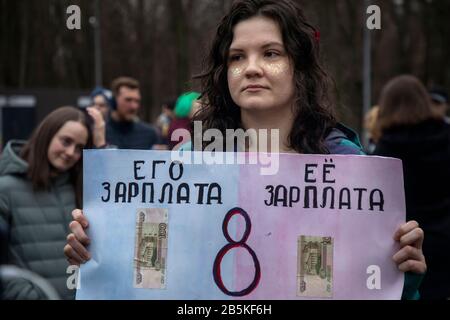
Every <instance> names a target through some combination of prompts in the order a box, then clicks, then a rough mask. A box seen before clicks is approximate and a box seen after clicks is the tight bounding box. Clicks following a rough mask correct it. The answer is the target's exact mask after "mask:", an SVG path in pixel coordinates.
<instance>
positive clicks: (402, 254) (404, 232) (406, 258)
mask: <svg viewBox="0 0 450 320" xmlns="http://www.w3.org/2000/svg"><path fill="white" fill-rule="evenodd" d="M423 239H424V232H423V230H422V229H421V228H419V224H418V223H417V222H416V221H409V222H407V223H405V224H404V225H402V226H401V227H400V228H399V229H398V230H397V232H396V233H395V235H394V240H395V241H398V242H400V247H401V248H400V250H399V251H398V252H397V253H396V254H395V255H394V257H393V259H394V261H395V263H396V264H397V266H398V268H399V270H400V271H403V272H413V273H419V274H424V273H425V272H426V271H427V264H426V262H425V256H424V255H423V252H422V244H423Z"/></svg>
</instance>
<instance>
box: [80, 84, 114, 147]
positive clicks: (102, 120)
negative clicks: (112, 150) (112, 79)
mask: <svg viewBox="0 0 450 320" xmlns="http://www.w3.org/2000/svg"><path fill="white" fill-rule="evenodd" d="M91 101H92V103H91V105H90V106H89V107H88V108H86V112H87V113H88V114H89V115H90V116H91V118H92V119H93V126H92V139H93V143H94V146H95V147H96V148H99V149H101V148H106V147H109V146H108V144H107V143H106V121H107V119H108V118H109V113H110V110H111V106H112V105H113V96H112V92H111V91H110V90H108V89H105V88H102V87H97V88H95V89H94V90H93V91H92V93H91Z"/></svg>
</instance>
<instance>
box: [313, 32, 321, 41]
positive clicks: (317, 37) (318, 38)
mask: <svg viewBox="0 0 450 320" xmlns="http://www.w3.org/2000/svg"><path fill="white" fill-rule="evenodd" d="M314 38H315V39H316V41H317V42H320V31H317V30H316V31H314Z"/></svg>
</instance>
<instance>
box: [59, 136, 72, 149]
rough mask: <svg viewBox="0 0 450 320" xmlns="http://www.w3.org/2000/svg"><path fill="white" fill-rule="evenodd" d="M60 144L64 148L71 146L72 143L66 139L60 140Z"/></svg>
mask: <svg viewBox="0 0 450 320" xmlns="http://www.w3.org/2000/svg"><path fill="white" fill-rule="evenodd" d="M61 143H62V145H63V146H64V147H68V146H70V145H71V143H72V141H71V140H70V139H68V138H61Z"/></svg>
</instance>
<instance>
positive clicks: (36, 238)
mask: <svg viewBox="0 0 450 320" xmlns="http://www.w3.org/2000/svg"><path fill="white" fill-rule="evenodd" d="M89 121H90V119H89V117H88V116H87V115H86V113H84V112H83V111H81V110H79V109H77V108H73V107H61V108H58V109H56V110H55V111H53V112H52V113H50V114H49V115H48V116H47V117H46V118H45V119H44V120H43V121H42V122H41V124H40V125H39V126H38V127H37V128H36V129H35V131H34V133H33V134H32V136H31V138H30V140H29V141H28V142H22V141H15V140H13V141H10V142H9V143H8V144H7V146H6V148H5V150H4V152H3V154H2V156H1V158H0V225H1V226H2V227H3V228H4V229H5V230H6V231H7V232H8V234H9V236H8V239H7V243H6V246H7V253H6V257H3V258H4V260H5V263H6V264H9V265H16V266H17V267H19V268H21V269H26V270H29V271H32V272H33V273H35V274H37V275H39V276H41V277H42V278H44V279H45V280H47V281H48V282H49V283H50V284H51V285H52V286H53V287H54V288H55V289H56V291H57V292H58V294H59V296H60V297H61V298H62V299H73V298H74V291H70V290H69V289H68V287H67V284H66V281H67V277H68V275H67V273H66V271H67V267H68V266H69V264H68V263H67V260H66V258H65V257H64V253H63V251H62V250H61V248H62V246H64V244H65V242H66V237H67V234H68V231H69V223H70V221H71V211H72V210H73V209H74V208H79V207H80V206H81V205H82V152H83V149H84V148H91V147H92V137H91V133H90V128H89ZM3 291H4V298H5V299H42V298H44V296H43V295H42V292H40V291H39V290H36V288H35V287H33V286H30V283H29V282H26V281H22V280H20V279H17V280H15V281H5V282H4V283H3Z"/></svg>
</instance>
